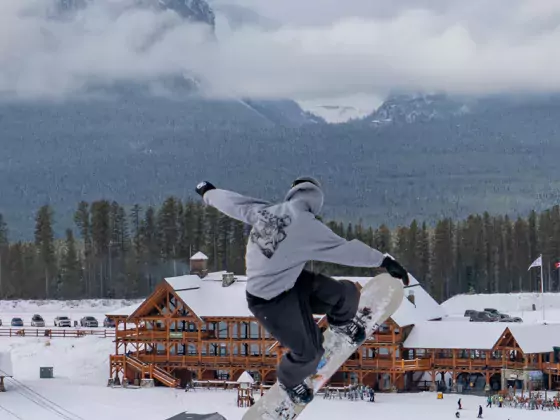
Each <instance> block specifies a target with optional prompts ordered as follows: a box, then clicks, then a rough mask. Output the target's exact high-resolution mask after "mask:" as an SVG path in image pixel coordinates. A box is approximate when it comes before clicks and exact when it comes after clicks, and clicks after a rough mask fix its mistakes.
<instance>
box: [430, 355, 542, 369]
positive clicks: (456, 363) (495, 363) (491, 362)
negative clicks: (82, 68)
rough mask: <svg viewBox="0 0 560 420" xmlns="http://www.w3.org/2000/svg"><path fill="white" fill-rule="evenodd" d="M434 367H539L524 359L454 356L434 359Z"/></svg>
mask: <svg viewBox="0 0 560 420" xmlns="http://www.w3.org/2000/svg"><path fill="white" fill-rule="evenodd" d="M434 367H435V368H436V369H438V368H459V369H477V370H480V369H485V368H494V369H501V368H503V367H507V368H508V369H522V368H524V367H537V366H533V365H531V364H529V365H526V364H525V362H522V361H510V360H507V361H506V362H505V365H504V362H503V360H502V359H493V358H489V359H488V360H486V359H485V358H484V359H482V358H468V359H467V358H455V360H453V358H451V357H449V358H447V357H443V358H442V357H438V358H435V359H434Z"/></svg>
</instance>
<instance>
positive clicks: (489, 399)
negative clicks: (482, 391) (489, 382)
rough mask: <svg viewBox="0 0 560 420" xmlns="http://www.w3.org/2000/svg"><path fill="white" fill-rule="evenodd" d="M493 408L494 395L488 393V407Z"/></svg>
mask: <svg viewBox="0 0 560 420" xmlns="http://www.w3.org/2000/svg"><path fill="white" fill-rule="evenodd" d="M488 407H490V408H492V396H491V395H488V398H487V399H486V408H488Z"/></svg>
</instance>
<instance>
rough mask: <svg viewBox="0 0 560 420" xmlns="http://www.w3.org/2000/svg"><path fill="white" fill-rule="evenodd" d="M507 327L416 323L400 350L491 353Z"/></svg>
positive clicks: (502, 325) (481, 324)
mask: <svg viewBox="0 0 560 420" xmlns="http://www.w3.org/2000/svg"><path fill="white" fill-rule="evenodd" d="M506 328H507V325H505V324H504V323H501V322H488V323H487V322H461V323H459V322H445V321H424V322H418V323H416V324H415V325H414V328H412V331H411V332H410V334H409V336H408V337H407V339H406V340H405V342H404V344H403V347H404V348H407V349H473V350H491V349H492V348H493V347H494V346H495V345H496V343H497V342H498V340H499V339H500V338H502V336H503V335H504V333H505V331H506Z"/></svg>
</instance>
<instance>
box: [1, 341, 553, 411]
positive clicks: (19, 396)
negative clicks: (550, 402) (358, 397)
mask: <svg viewBox="0 0 560 420" xmlns="http://www.w3.org/2000/svg"><path fill="white" fill-rule="evenodd" d="M46 343H47V340H43V339H30V338H19V339H15V338H11V339H9V340H6V339H0V351H5V350H8V349H9V350H11V351H12V358H13V362H14V375H15V379H16V380H17V381H19V382H18V383H16V382H13V381H11V380H7V383H6V386H7V391H8V392H6V393H5V394H2V395H1V399H0V418H1V419H2V420H4V419H6V420H12V419H24V420H34V419H41V420H57V419H60V418H68V419H72V420H79V419H83V420H122V419H123V418H129V419H135V420H165V419H168V418H170V417H172V416H174V415H176V414H178V413H181V412H185V411H187V412H189V413H201V414H206V413H214V412H218V413H220V414H222V415H223V416H225V417H226V418H227V419H228V420H240V419H241V417H242V415H243V413H244V411H245V410H246V409H244V408H238V407H237V406H236V395H237V393H236V392H235V391H204V390H195V391H194V392H184V391H181V390H174V389H169V388H159V387H158V388H153V389H122V388H115V389H112V388H107V387H106V381H107V376H108V372H109V367H108V354H109V353H110V352H111V350H112V347H113V343H112V342H111V340H110V339H101V338H96V337H85V338H80V339H53V340H51V341H50V345H46ZM40 366H53V367H54V376H55V377H54V379H39V367H40ZM30 390H32V391H30ZM30 397H32V399H33V400H34V401H31V400H30V399H29V398H30ZM461 398H462V401H463V407H464V409H463V415H462V417H464V418H475V417H476V409H477V408H478V404H483V403H484V398H483V397H473V396H462V397H461ZM54 404H56V405H54ZM455 407H456V398H455V397H454V396H452V397H451V396H447V395H446V396H445V397H444V399H443V400H437V399H436V395H435V394H433V393H423V394H397V395H394V394H378V395H377V396H376V403H375V404H370V403H367V402H364V401H357V402H349V401H347V400H323V399H322V398H320V397H319V398H317V399H316V401H315V402H314V403H313V404H312V405H311V406H309V408H308V409H306V411H305V412H304V414H303V415H302V416H301V419H302V420H328V419H340V418H346V419H363V418H383V419H391V420H401V419H402V420H405V419H413V418H418V416H417V413H420V412H423V413H430V415H429V418H430V420H448V419H450V418H454V417H453V415H454V413H455ZM5 410H8V411H5ZM54 410H56V411H58V413H57V412H55V411H54ZM9 413H13V414H9ZM60 413H63V414H64V415H65V416H66V417H64V416H63V415H61V414H60ZM486 413H491V414H488V415H487V418H491V419H494V420H506V419H508V418H511V419H515V420H532V419H537V418H538V419H542V418H543V417H546V416H548V417H550V418H553V416H555V414H552V413H548V412H544V413H543V412H538V411H537V412H534V411H533V412H531V411H525V410H515V411H514V410H513V409H505V408H504V409H501V410H499V409H492V410H488V411H487V412H485V414H486Z"/></svg>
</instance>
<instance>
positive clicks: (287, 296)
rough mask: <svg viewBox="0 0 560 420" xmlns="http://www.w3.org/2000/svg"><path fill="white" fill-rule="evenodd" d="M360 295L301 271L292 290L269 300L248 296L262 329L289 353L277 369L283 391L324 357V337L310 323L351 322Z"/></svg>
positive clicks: (349, 286)
mask: <svg viewBox="0 0 560 420" xmlns="http://www.w3.org/2000/svg"><path fill="white" fill-rule="evenodd" d="M359 300H360V292H359V291H358V289H357V288H356V285H355V284H354V283H352V282H351V281H348V280H341V281H337V280H334V279H331V278H330V277H326V276H324V275H322V274H315V273H313V272H310V271H307V270H303V271H302V273H301V274H300V275H299V277H298V279H297V281H296V283H295V285H294V287H292V288H291V289H289V290H287V291H285V292H284V293H282V294H280V295H278V296H276V297H275V298H273V299H271V300H265V299H261V298H259V297H256V296H253V295H251V294H250V293H247V302H248V304H249V310H250V311H251V312H252V313H253V315H254V316H255V318H257V320H258V321H259V322H260V323H261V325H262V326H263V327H264V328H265V329H266V330H267V331H268V332H269V333H270V334H271V335H272V336H273V337H274V338H275V339H276V340H278V342H280V344H282V345H283V346H284V347H287V348H288V349H289V351H288V352H287V353H286V354H284V356H283V357H282V360H281V361H280V365H279V366H278V369H277V372H276V374H277V377H278V380H279V381H280V382H281V383H282V384H283V385H285V386H286V387H292V386H294V385H297V384H299V383H301V382H303V380H304V379H305V378H306V377H307V376H309V375H311V374H313V373H314V372H315V370H316V369H317V365H318V364H319V361H320V360H321V357H322V356H323V353H324V349H323V334H322V333H321V331H320V329H319V327H318V326H317V324H316V323H315V320H314V319H313V314H315V315H327V320H328V322H329V324H331V325H341V324H345V323H347V322H348V321H350V320H351V319H352V318H353V317H354V315H356V312H357V311H358V303H359Z"/></svg>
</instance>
